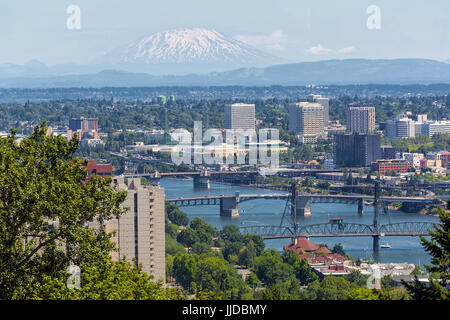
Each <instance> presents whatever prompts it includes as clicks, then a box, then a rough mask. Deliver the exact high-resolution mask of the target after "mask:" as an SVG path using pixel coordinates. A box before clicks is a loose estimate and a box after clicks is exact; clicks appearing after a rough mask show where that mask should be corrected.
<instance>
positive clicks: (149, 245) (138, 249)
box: [106, 177, 166, 281]
mask: <svg viewBox="0 0 450 320" xmlns="http://www.w3.org/2000/svg"><path fill="white" fill-rule="evenodd" d="M113 181H114V182H116V183H117V184H118V187H119V190H126V191H127V193H128V195H127V198H126V200H125V202H124V203H123V204H122V206H123V207H128V208H129V209H128V210H127V212H126V213H124V214H123V215H121V216H120V217H119V218H118V219H113V220H110V221H108V222H107V226H106V227H107V230H108V231H116V236H115V237H114V238H113V239H112V240H113V241H114V242H115V243H116V244H117V247H118V248H119V252H118V253H115V256H114V253H113V258H122V257H124V256H125V257H126V258H127V259H128V260H129V261H131V260H132V259H133V258H134V259H135V260H136V263H137V264H142V270H143V271H144V272H146V273H147V274H149V275H153V277H154V280H156V281H157V280H162V281H165V275H166V263H165V261H166V260H165V254H166V250H165V195H164V189H162V188H159V187H154V186H142V185H141V181H140V179H138V178H133V179H128V183H125V181H124V178H123V177H114V178H113Z"/></svg>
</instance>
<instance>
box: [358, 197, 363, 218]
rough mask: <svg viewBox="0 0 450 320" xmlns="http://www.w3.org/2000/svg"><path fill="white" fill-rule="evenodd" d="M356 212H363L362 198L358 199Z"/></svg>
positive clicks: (361, 213)
mask: <svg viewBox="0 0 450 320" xmlns="http://www.w3.org/2000/svg"><path fill="white" fill-rule="evenodd" d="M358 214H359V215H363V214H364V202H363V199H359V200H358Z"/></svg>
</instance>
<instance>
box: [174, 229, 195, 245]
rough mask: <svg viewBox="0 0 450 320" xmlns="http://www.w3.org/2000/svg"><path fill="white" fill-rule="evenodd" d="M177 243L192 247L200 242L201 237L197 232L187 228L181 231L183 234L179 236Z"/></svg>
mask: <svg viewBox="0 0 450 320" xmlns="http://www.w3.org/2000/svg"><path fill="white" fill-rule="evenodd" d="M177 241H178V242H179V243H181V244H182V245H184V246H185V247H192V246H193V245H194V243H196V242H198V241H199V237H198V234H197V232H196V231H195V230H192V229H191V228H186V229H184V230H181V232H180V233H179V234H178V236H177Z"/></svg>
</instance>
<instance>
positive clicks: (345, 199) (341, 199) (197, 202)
mask: <svg viewBox="0 0 450 320" xmlns="http://www.w3.org/2000/svg"><path fill="white" fill-rule="evenodd" d="M304 196H305V197H308V198H310V200H311V203H357V202H358V201H361V200H363V201H373V197H371V196H367V195H322V194H305V195H304ZM289 197H290V194H289V193H270V194H240V195H239V194H238V195H217V196H200V197H180V198H168V199H166V200H167V201H169V202H171V203H174V204H176V205H177V206H179V207H195V206H214V205H220V199H224V198H238V199H239V200H238V202H240V203H241V202H245V201H249V200H255V199H271V200H286V199H288V198H289ZM381 201H383V202H412V203H432V202H433V201H434V199H432V198H426V197H383V199H382V200H381Z"/></svg>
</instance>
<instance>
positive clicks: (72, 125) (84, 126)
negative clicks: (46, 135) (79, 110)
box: [69, 117, 98, 132]
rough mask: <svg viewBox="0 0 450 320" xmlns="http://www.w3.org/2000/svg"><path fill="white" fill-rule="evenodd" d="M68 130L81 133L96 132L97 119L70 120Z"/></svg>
mask: <svg viewBox="0 0 450 320" xmlns="http://www.w3.org/2000/svg"><path fill="white" fill-rule="evenodd" d="M69 130H72V131H78V130H81V132H89V131H98V118H84V117H81V118H71V119H69Z"/></svg>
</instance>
